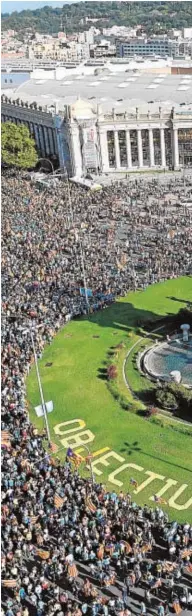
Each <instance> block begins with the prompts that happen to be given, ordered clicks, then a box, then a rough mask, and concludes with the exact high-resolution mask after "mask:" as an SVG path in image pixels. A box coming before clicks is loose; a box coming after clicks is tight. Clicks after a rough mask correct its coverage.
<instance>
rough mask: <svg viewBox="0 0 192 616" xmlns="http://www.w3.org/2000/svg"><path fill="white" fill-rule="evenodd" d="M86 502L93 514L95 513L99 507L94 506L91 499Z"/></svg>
mask: <svg viewBox="0 0 192 616" xmlns="http://www.w3.org/2000/svg"><path fill="white" fill-rule="evenodd" d="M85 502H86V506H87V509H89V511H91V513H95V511H96V509H97V507H96V506H95V505H94V503H92V500H91V499H90V498H87V499H86V501H85Z"/></svg>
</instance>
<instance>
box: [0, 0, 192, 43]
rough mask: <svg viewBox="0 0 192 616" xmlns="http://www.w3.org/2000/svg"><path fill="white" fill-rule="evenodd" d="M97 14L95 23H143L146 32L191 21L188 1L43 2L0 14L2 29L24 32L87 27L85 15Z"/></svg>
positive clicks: (179, 26)
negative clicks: (33, 7)
mask: <svg viewBox="0 0 192 616" xmlns="http://www.w3.org/2000/svg"><path fill="white" fill-rule="evenodd" d="M86 17H90V18H96V19H98V20H99V21H98V22H97V24H96V25H97V26H98V27H103V26H109V27H111V26H113V25H114V24H117V25H120V26H136V25H138V24H141V25H143V26H144V28H145V30H146V32H147V34H149V35H150V34H151V33H159V32H161V33H163V32H166V31H167V30H168V29H170V28H182V27H187V26H189V25H190V23H191V22H192V3H191V2H92V1H91V2H79V3H75V4H73V3H71V4H64V6H63V8H58V7H55V8H52V7H49V6H45V7H43V8H42V9H37V10H34V11H30V10H25V11H21V12H20V13H17V11H14V12H13V13H12V14H11V15H8V14H3V15H2V29H3V30H8V29H14V30H16V31H17V32H21V33H22V32H24V31H25V30H26V29H32V30H33V31H38V32H43V33H49V34H53V33H56V32H58V31H59V30H61V28H62V29H64V30H65V31H66V32H69V33H70V32H74V31H75V30H84V29H86V28H88V27H90V23H88V24H86V21H85V18H86Z"/></svg>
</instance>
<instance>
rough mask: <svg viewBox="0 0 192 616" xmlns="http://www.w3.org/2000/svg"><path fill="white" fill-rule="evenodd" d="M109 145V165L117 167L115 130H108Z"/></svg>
mask: <svg viewBox="0 0 192 616" xmlns="http://www.w3.org/2000/svg"><path fill="white" fill-rule="evenodd" d="M107 145H108V155H109V167H115V166H116V158H115V138H114V130H108V131H107Z"/></svg>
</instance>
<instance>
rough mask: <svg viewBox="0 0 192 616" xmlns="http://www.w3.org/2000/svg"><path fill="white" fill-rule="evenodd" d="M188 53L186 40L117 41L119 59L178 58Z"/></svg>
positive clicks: (140, 39) (138, 39)
mask: <svg viewBox="0 0 192 616" xmlns="http://www.w3.org/2000/svg"><path fill="white" fill-rule="evenodd" d="M187 51H188V43H187V41H185V40H184V39H181V40H176V39H167V38H165V39H161V38H159V39H158V38H151V39H143V38H133V39H129V40H125V39H124V40H123V39H122V40H121V39H117V40H116V55H117V57H118V58H130V57H131V56H142V57H144V58H145V57H149V56H161V57H162V58H165V57H170V58H177V57H179V56H180V55H182V56H183V55H185V54H186V53H187Z"/></svg>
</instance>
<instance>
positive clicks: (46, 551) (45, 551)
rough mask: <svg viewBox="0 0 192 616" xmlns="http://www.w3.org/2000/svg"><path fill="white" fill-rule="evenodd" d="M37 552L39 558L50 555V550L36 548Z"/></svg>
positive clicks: (43, 558) (45, 557)
mask: <svg viewBox="0 0 192 616" xmlns="http://www.w3.org/2000/svg"><path fill="white" fill-rule="evenodd" d="M36 554H37V556H39V558H42V560H46V559H47V558H49V556H50V552H48V550H36Z"/></svg>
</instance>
